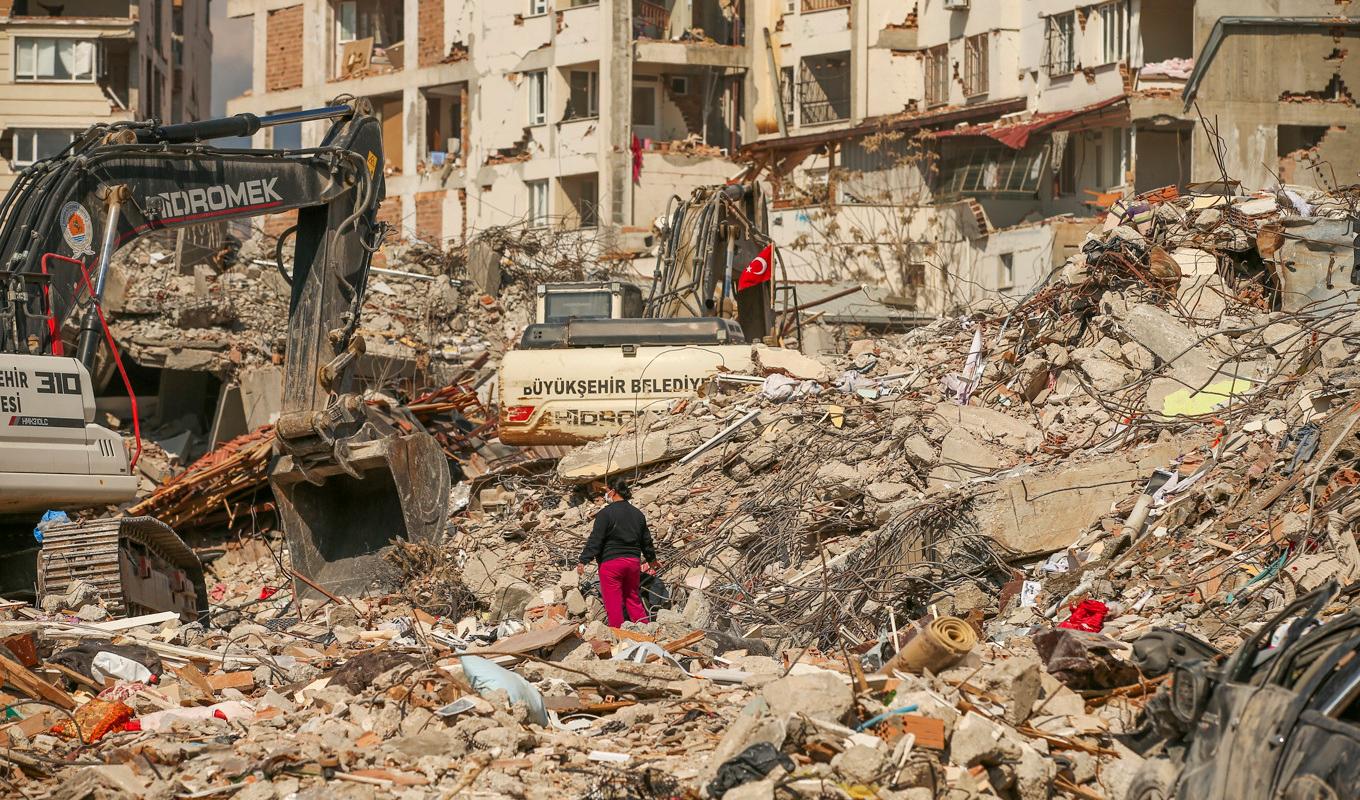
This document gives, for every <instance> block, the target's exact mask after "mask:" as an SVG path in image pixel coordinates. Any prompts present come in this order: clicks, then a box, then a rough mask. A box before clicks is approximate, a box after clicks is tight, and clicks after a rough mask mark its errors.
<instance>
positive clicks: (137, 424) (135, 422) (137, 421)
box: [42, 253, 142, 472]
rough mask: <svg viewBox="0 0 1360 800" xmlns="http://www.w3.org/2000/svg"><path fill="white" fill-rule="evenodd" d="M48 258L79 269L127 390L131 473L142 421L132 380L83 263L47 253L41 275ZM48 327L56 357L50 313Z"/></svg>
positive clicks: (56, 339)
mask: <svg viewBox="0 0 1360 800" xmlns="http://www.w3.org/2000/svg"><path fill="white" fill-rule="evenodd" d="M49 258H55V259H57V260H59V261H65V262H67V263H70V264H75V265H76V266H77V267H80V277H81V280H82V281H84V283H85V291H87V292H89V293H90V302H92V303H94V310H95V313H96V314H98V315H99V324H100V326H101V327H103V329H104V341H105V342H107V343H108V345H109V352H110V353H112V354H113V363H114V365H116V366H117V367H118V374H119V376H121V377H122V379H123V388H124V389H127V393H128V399H129V400H130V401H131V403H132V435H133V436H134V437H135V439H136V442H137V447H136V449H135V450H134V451H133V453H132V461H130V462H129V463H128V472H132V470H134V469H136V467H137V459H139V458H141V457H142V419H141V415H140V414H139V413H138V412H137V393H136V392H134V391H132V380H131V379H130V378H128V374H127V370H126V369H125V368H124V367H123V358H122V356H120V355H119V354H118V345H116V344H114V342H113V332H112V331H110V330H109V323H108V320H106V319H104V309H103V307H102V306H100V304H99V298H97V297H95V296H94V286H93V285H92V284H91V283H90V273H89V272H88V271H87V270H86V269H85V262H84V261H79V260H77V259H74V258H68V257H67V256H62V255H57V254H56V253H48V254H46V255H44V256H43V257H42V269H43V274H47V259H49ZM44 291H45V290H44ZM48 326H49V328H50V329H51V330H53V331H54V335H53V340H52V341H53V345H52V349H53V351H54V352H55V354H56V355H61V353H62V350H61V339H60V337H58V336H56V335H55V330H56V321H55V320H54V319H52V317H51V314H50V313H49V315H48Z"/></svg>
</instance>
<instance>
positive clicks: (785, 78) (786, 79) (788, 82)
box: [779, 67, 793, 127]
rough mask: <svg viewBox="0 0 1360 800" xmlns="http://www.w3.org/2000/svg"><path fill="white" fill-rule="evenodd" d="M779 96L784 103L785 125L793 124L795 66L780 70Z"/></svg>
mask: <svg viewBox="0 0 1360 800" xmlns="http://www.w3.org/2000/svg"><path fill="white" fill-rule="evenodd" d="M779 97H780V99H781V100H783V103H784V125H785V127H789V126H792V125H793V67H782V68H781V69H780V70H779Z"/></svg>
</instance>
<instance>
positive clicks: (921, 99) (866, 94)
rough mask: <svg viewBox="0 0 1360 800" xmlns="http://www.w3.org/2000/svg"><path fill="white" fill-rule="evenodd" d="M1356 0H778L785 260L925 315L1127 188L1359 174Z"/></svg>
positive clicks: (753, 31)
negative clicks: (866, 286)
mask: <svg viewBox="0 0 1360 800" xmlns="http://www.w3.org/2000/svg"><path fill="white" fill-rule="evenodd" d="M771 5H773V4H771ZM1347 10H1348V4H1347V3H1344V2H1341V3H1338V2H1335V1H1334V0H1292V1H1285V2H1276V1H1274V0H1271V1H1270V2H1265V0H1235V1H1234V2H1228V1H1227V0H1113V1H1112V2H1100V3H1091V2H1085V3H1082V2H1071V0H1026V2H1010V0H911V2H904V1H903V0H853V2H852V0H787V2H783V3H780V4H778V7H777V8H776V10H775V12H774V13H773V15H772V16H770V17H769V18H765V19H760V18H758V19H755V20H753V21H752V24H751V25H750V28H749V30H750V37H749V38H750V39H751V40H752V41H754V42H756V45H755V48H756V49H757V50H766V52H764V53H760V54H759V55H753V58H752V64H753V72H754V73H755V74H754V78H753V80H752V83H751V85H752V89H753V92H752V94H753V95H754V98H755V100H754V107H753V109H752V114H753V117H754V123H755V128H756V129H757V130H758V135H757V136H756V137H755V139H754V141H749V142H747V143H746V144H745V145H744V146H743V148H742V150H741V155H742V156H743V157H744V158H745V159H747V160H749V161H750V162H751V163H752V164H753V165H754V171H755V172H756V173H757V174H758V175H760V176H761V177H762V178H764V179H767V180H769V181H770V182H771V183H772V185H773V189H774V191H773V195H774V200H773V210H772V214H771V226H772V227H771V233H772V235H773V236H774V237H775V239H776V241H778V242H779V243H780V244H781V245H782V246H783V253H784V259H785V264H786V268H787V269H788V270H789V275H790V277H791V278H794V279H800V280H817V279H821V280H826V279H838V278H840V279H845V278H853V279H855V280H859V281H864V282H868V283H876V284H879V285H881V286H883V288H884V292H885V293H886V295H887V297H888V299H890V300H892V301H893V302H895V303H897V304H899V305H901V306H902V307H903V308H905V309H908V310H914V311H916V312H917V313H919V314H920V315H921V316H922V317H928V318H929V317H934V316H936V315H937V314H940V313H947V312H949V311H950V310H954V309H959V308H962V307H964V306H966V305H967V304H968V303H969V301H970V300H972V299H974V298H976V297H977V296H978V295H979V293H981V292H984V291H987V292H995V291H1000V292H1002V293H1005V294H1010V295H1012V296H1016V297H1019V296H1022V295H1024V294H1025V292H1027V291H1028V290H1029V289H1030V288H1031V287H1033V286H1034V285H1035V284H1036V282H1037V281H1039V280H1040V279H1042V278H1043V277H1044V276H1045V275H1046V274H1047V273H1048V272H1049V271H1050V270H1051V269H1052V268H1053V267H1055V266H1057V265H1060V264H1061V263H1062V262H1063V260H1064V258H1065V257H1066V256H1068V255H1071V254H1072V253H1073V252H1075V250H1076V249H1077V248H1078V247H1079V246H1080V244H1081V242H1082V241H1083V239H1084V238H1085V235H1086V233H1087V231H1089V230H1090V229H1091V228H1092V227H1093V226H1094V225H1095V217H1097V216H1098V215H1103V214H1104V212H1106V211H1107V210H1109V209H1110V208H1111V207H1112V206H1115V204H1116V203H1117V202H1118V201H1119V200H1120V198H1122V197H1127V196H1129V195H1132V194H1135V193H1138V194H1141V193H1144V192H1150V191H1155V190H1159V189H1166V187H1172V188H1174V189H1175V190H1178V191H1183V190H1185V189H1186V187H1187V186H1188V185H1191V184H1195V183H1207V182H1214V181H1222V180H1223V179H1225V178H1227V179H1229V181H1238V182H1240V184H1241V185H1243V186H1251V187H1262V186H1264V187H1275V186H1278V185H1280V184H1281V183H1284V184H1301V185H1304V186H1314V187H1318V188H1322V189H1327V188H1332V187H1334V186H1337V185H1346V184H1350V183H1353V182H1354V181H1355V178H1356V171H1357V168H1358V167H1360V148H1357V144H1360V128H1357V125H1358V124H1360V114H1358V113H1357V109H1356V103H1355V98H1354V97H1353V95H1352V89H1351V88H1350V87H1354V86H1356V85H1357V81H1360V64H1358V63H1357V62H1356V60H1355V59H1353V58H1348V52H1349V51H1350V50H1353V49H1356V47H1355V45H1356V35H1357V24H1356V22H1354V21H1352V20H1349V19H1347V18H1345V17H1344V16H1341V15H1344V14H1345V13H1346V12H1347ZM766 32H768V37H767V36H766ZM1230 187H1231V184H1230ZM1229 190H1231V188H1229ZM1116 210H1118V208H1116Z"/></svg>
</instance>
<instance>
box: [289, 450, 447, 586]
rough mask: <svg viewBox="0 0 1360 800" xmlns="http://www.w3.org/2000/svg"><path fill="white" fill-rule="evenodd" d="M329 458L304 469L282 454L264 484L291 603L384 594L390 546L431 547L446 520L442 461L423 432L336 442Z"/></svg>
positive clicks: (389, 578)
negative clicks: (279, 533)
mask: <svg viewBox="0 0 1360 800" xmlns="http://www.w3.org/2000/svg"><path fill="white" fill-rule="evenodd" d="M336 454H337V457H336V458H334V459H331V460H329V461H321V462H319V463H314V464H311V465H309V466H306V467H301V466H299V463H300V459H299V458H298V457H297V456H294V455H284V456H283V457H282V458H280V459H279V460H278V462H277V464H276V465H275V470H274V473H273V475H272V477H271V482H272V483H273V486H274V497H275V499H276V500H277V501H278V507H279V515H280V518H281V520H282V522H283V530H284V534H285V535H286V537H287V541H288V550H289V553H290V555H291V557H292V563H293V571H294V573H295V577H296V578H297V580H296V581H295V586H294V588H295V589H296V591H297V592H298V596H299V597H321V596H322V595H323V594H325V593H330V594H334V595H355V594H360V593H363V592H364V591H367V590H370V589H381V588H390V587H391V586H392V585H394V583H395V581H396V575H395V572H394V569H393V567H392V565H391V564H389V563H388V562H387V560H386V559H384V558H383V556H384V554H385V553H386V552H387V551H388V550H389V549H391V547H392V544H393V542H395V541H398V540H404V541H408V542H433V541H437V540H438V538H439V536H440V535H441V534H442V533H443V532H444V526H445V523H446V521H447V518H448V505H449V485H450V477H449V466H448V461H447V459H446V457H445V455H444V451H443V450H442V449H441V448H440V447H439V443H438V442H437V441H435V439H434V438H433V437H431V436H430V435H429V434H427V433H425V432H424V431H418V432H414V433H408V434H401V433H391V434H388V435H385V436H381V437H377V438H374V439H371V440H368V441H361V442H358V443H346V442H343V441H342V442H338V443H337V446H336Z"/></svg>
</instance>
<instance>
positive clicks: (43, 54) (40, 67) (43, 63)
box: [36, 39, 57, 78]
mask: <svg viewBox="0 0 1360 800" xmlns="http://www.w3.org/2000/svg"><path fill="white" fill-rule="evenodd" d="M36 44H37V48H38V53H37V63H36V67H37V70H36V72H37V75H38V77H40V78H47V77H52V76H54V75H56V74H57V40H56V39H39V40H37V43H36Z"/></svg>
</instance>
